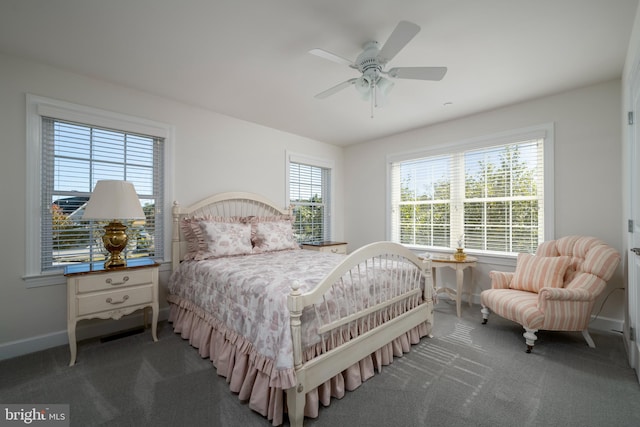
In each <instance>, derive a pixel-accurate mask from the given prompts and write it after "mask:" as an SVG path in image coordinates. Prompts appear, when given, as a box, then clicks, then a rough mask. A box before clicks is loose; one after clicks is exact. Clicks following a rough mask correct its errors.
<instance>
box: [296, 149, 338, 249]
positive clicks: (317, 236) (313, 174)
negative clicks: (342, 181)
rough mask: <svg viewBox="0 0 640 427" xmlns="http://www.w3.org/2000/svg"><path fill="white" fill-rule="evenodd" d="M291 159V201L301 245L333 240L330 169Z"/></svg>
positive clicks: (328, 166) (302, 160) (309, 161)
mask: <svg viewBox="0 0 640 427" xmlns="http://www.w3.org/2000/svg"><path fill="white" fill-rule="evenodd" d="M288 159H289V161H288V181H289V185H288V190H289V197H288V199H289V202H290V204H291V205H292V207H293V213H294V216H295V222H294V234H295V236H296V238H297V240H298V242H299V243H310V242H320V241H323V240H331V194H330V193H331V167H330V165H329V164H328V163H325V162H322V161H319V160H314V159H306V158H301V157H300V156H289V158H288ZM319 163H325V164H324V166H323V165H322V164H319Z"/></svg>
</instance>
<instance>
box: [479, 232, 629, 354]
mask: <svg viewBox="0 0 640 427" xmlns="http://www.w3.org/2000/svg"><path fill="white" fill-rule="evenodd" d="M619 263H620V254H619V253H618V252H617V251H616V250H615V249H613V248H612V247H611V246H609V245H607V244H606V243H604V242H602V241H601V240H598V239H596V238H594V237H584V236H567V237H562V238H560V239H557V240H551V241H547V242H544V243H541V244H540V246H538V249H537V250H536V254H535V255H531V254H519V255H518V260H517V263H516V271H515V272H502V271H491V272H490V273H489V276H490V277H491V289H487V290H485V291H482V293H481V294H480V302H481V304H482V310H481V311H482V318H483V320H482V323H483V324H486V323H487V320H488V318H489V314H490V313H491V312H494V313H496V314H497V315H499V316H501V317H504V318H506V319H509V320H511V321H514V322H516V323H519V324H520V325H522V326H523V327H524V329H525V333H524V334H523V335H524V338H525V341H526V344H527V353H531V350H532V349H533V345H534V343H535V341H536V339H537V337H536V332H538V330H540V329H542V330H549V331H582V335H583V336H584V338H585V340H586V341H587V344H588V345H589V347H595V344H594V343H593V339H591V336H590V335H589V330H588V326H589V320H590V317H591V309H592V308H593V304H594V303H595V300H596V298H597V297H598V296H599V295H600V294H601V293H602V291H604V288H605V286H606V282H607V281H608V280H609V279H610V278H611V276H613V273H614V272H615V270H616V268H617V267H618V264H619Z"/></svg>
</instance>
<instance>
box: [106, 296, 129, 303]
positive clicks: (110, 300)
mask: <svg viewBox="0 0 640 427" xmlns="http://www.w3.org/2000/svg"><path fill="white" fill-rule="evenodd" d="M128 299H129V295H125V296H123V297H122V301H114V300H113V299H111V298H107V302H108V303H109V304H113V305H116V304H122V303H123V302H125V301H126V300H128Z"/></svg>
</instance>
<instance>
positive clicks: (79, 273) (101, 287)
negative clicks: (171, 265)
mask: <svg viewBox="0 0 640 427" xmlns="http://www.w3.org/2000/svg"><path fill="white" fill-rule="evenodd" d="M158 268H159V264H157V263H156V262H155V261H154V260H152V259H151V258H137V259H131V260H128V261H127V266H126V267H123V268H113V269H107V270H105V269H104V262H96V263H86V264H75V265H70V266H67V267H65V269H64V275H65V276H66V278H67V333H68V334H69V348H70V350H71V361H70V362H69V366H73V365H74V364H75V363H76V351H77V344H76V324H77V323H78V321H79V320H83V319H93V318H100V319H120V318H121V317H122V316H125V315H127V314H131V313H133V312H134V311H136V310H139V309H141V308H146V307H151V309H152V311H153V318H152V321H151V336H152V337H153V340H154V341H158V337H157V335H156V329H157V324H158ZM145 326H146V319H145Z"/></svg>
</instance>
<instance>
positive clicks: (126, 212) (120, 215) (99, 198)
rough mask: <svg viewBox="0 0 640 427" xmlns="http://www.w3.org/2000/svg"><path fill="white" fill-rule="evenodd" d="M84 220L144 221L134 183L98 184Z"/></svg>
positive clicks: (106, 181) (109, 181) (100, 182)
mask: <svg viewBox="0 0 640 427" xmlns="http://www.w3.org/2000/svg"><path fill="white" fill-rule="evenodd" d="M82 218H83V219H105V220H113V219H144V218H145V216H144V211H143V210H142V206H141V205H140V199H139V198H138V194H137V193H136V189H135V187H134V186H133V184H132V183H130V182H128V181H118V180H111V179H107V180H102V181H98V182H97V183H96V186H95V188H94V189H93V193H92V194H91V198H90V199H89V202H87V206H86V208H85V210H84V215H82Z"/></svg>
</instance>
